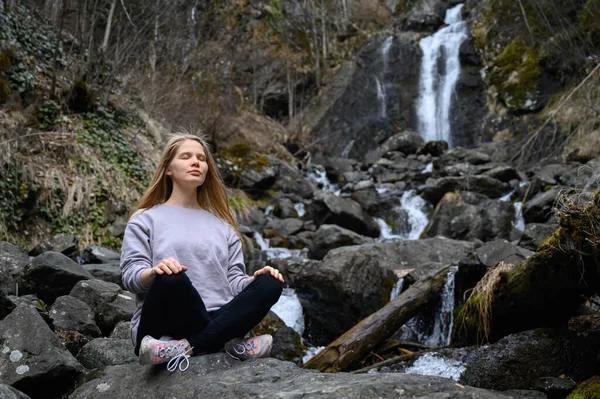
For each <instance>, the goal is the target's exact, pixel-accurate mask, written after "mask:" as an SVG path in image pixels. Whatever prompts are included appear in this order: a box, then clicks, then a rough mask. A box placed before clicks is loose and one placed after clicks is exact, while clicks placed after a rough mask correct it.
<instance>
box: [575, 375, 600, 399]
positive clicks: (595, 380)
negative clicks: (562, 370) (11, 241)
mask: <svg viewBox="0 0 600 399" xmlns="http://www.w3.org/2000/svg"><path fill="white" fill-rule="evenodd" d="M598 392H600V376H597V375H596V376H593V377H592V378H589V379H587V380H585V381H583V382H582V383H581V384H579V385H578V386H577V388H576V389H575V390H574V391H573V392H572V393H571V395H569V396H567V399H597V398H598Z"/></svg>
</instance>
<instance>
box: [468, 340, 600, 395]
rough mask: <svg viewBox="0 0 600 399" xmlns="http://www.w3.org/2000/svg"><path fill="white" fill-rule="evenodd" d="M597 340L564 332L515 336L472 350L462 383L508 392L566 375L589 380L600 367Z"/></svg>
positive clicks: (575, 378)
mask: <svg viewBox="0 0 600 399" xmlns="http://www.w3.org/2000/svg"><path fill="white" fill-rule="evenodd" d="M595 338H596V337H594V339H595ZM594 339H589V340H581V339H577V338H576V336H575V334H572V333H569V332H568V331H566V330H563V329H538V330H531V331H524V332H521V333H517V334H512V335H509V336H506V337H504V338H502V339H501V340H499V341H498V342H496V343H495V344H491V345H485V346H482V347H480V348H478V349H475V350H474V351H472V352H471V353H470V354H469V355H468V356H467V358H466V360H465V362H466V370H465V372H464V373H463V374H462V376H461V378H460V382H461V383H464V384H468V385H472V386H477V387H481V388H486V389H496V390H507V389H529V388H531V387H533V386H534V384H535V383H536V381H537V380H538V379H539V378H540V377H548V376H552V377H558V376H560V375H563V374H565V375H567V376H569V377H570V378H573V379H574V380H581V379H584V378H588V377H590V376H591V375H592V374H593V371H592V370H594V367H595V366H593V365H595V364H597V361H596V353H597V352H596V351H597V347H598V343H597V342H595V341H594Z"/></svg>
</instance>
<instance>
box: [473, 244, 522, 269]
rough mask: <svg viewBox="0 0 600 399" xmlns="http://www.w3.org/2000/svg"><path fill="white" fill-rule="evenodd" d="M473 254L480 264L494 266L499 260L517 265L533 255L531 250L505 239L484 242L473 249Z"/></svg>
mask: <svg viewBox="0 0 600 399" xmlns="http://www.w3.org/2000/svg"><path fill="white" fill-rule="evenodd" d="M475 255H476V256H477V259H478V260H479V262H481V264H483V265H485V266H486V267H488V268H489V267H494V266H496V265H497V264H498V263H500V262H504V263H510V264H512V265H515V266H516V265H518V264H519V263H521V262H522V261H524V260H525V259H527V258H529V257H530V256H531V255H533V252H531V251H529V250H527V249H525V248H520V247H518V246H516V245H514V244H511V243H510V242H508V241H506V240H495V241H490V242H486V243H485V244H483V245H482V246H481V247H479V248H477V249H476V250H475Z"/></svg>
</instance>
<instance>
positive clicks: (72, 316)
mask: <svg viewBox="0 0 600 399" xmlns="http://www.w3.org/2000/svg"><path fill="white" fill-rule="evenodd" d="M49 316H50V319H51V320H52V324H53V325H54V328H55V329H56V330H63V331H77V332H79V333H81V334H83V335H88V336H90V337H99V336H100V329H99V328H98V326H97V325H96V323H95V322H94V313H93V312H92V309H91V308H90V307H89V306H88V305H87V304H86V303H85V302H83V301H80V300H79V299H77V298H75V297H72V296H69V295H64V296H61V297H58V298H56V301H54V304H53V305H52V308H51V309H50V313H49Z"/></svg>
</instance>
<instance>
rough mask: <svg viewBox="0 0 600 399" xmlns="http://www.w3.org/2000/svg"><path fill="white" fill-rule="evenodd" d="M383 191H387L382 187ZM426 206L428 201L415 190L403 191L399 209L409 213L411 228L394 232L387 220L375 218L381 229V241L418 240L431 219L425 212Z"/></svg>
mask: <svg viewBox="0 0 600 399" xmlns="http://www.w3.org/2000/svg"><path fill="white" fill-rule="evenodd" d="M381 191H382V193H383V192H385V189H382V190H381ZM380 194H381V193H380ZM426 208H427V202H425V200H424V199H423V198H421V197H420V196H418V195H417V194H416V193H415V191H414V190H409V191H405V192H404V193H402V197H400V206H399V207H398V208H397V210H402V211H405V212H406V214H407V215H408V224H409V225H410V226H409V230H408V232H406V233H399V234H394V233H393V231H392V227H391V226H390V225H388V224H387V223H386V222H385V220H383V219H381V218H374V219H375V221H376V222H377V224H378V225H379V229H380V231H381V235H380V236H379V241H390V240H418V239H419V237H420V236H421V233H422V232H423V230H425V227H427V223H429V219H428V217H427V215H426V214H425V210H426Z"/></svg>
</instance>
